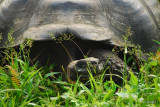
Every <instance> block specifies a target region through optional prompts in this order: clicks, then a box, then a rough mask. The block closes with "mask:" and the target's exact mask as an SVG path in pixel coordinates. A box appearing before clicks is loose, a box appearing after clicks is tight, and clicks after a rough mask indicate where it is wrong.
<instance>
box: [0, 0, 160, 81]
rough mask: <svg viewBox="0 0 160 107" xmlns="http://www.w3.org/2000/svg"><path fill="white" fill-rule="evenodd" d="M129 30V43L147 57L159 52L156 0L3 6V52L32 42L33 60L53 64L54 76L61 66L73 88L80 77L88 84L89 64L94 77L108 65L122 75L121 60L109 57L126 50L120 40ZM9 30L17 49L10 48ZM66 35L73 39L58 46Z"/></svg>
mask: <svg viewBox="0 0 160 107" xmlns="http://www.w3.org/2000/svg"><path fill="white" fill-rule="evenodd" d="M128 28H130V30H131V32H132V36H131V37H129V38H128V40H129V41H131V42H132V43H133V44H136V45H137V44H139V45H140V46H141V48H142V50H143V51H145V52H155V51H156V50H157V48H158V44H156V43H155V42H154V41H153V40H158V41H160V5H159V3H158V0H0V32H1V35H2V38H3V39H2V40H1V43H0V47H1V48H7V47H8V46H9V47H14V46H18V45H20V44H21V43H23V42H24V41H25V40H26V39H32V40H33V41H34V43H33V47H32V48H31V58H32V59H34V58H35V57H36V59H37V60H39V63H40V64H41V65H45V64H46V63H49V64H50V63H55V64H56V65H57V66H56V67H55V71H56V70H57V71H62V69H61V67H62V66H63V68H64V69H63V70H65V71H67V76H68V77H69V78H70V81H71V82H72V81H75V80H76V79H77V75H76V73H78V75H81V80H83V79H86V77H87V76H88V69H86V67H87V65H88V62H89V64H91V66H92V67H91V68H90V69H91V71H92V70H93V68H94V67H95V66H96V70H97V71H100V70H102V69H103V68H104V65H105V62H107V63H106V66H107V67H109V68H111V69H110V70H111V71H113V72H114V73H116V74H118V75H121V73H118V72H119V71H123V60H122V59H123V58H121V57H120V56H118V55H113V56H111V55H110V54H111V52H112V49H113V48H114V47H124V45H125V43H124V38H123V36H122V35H125V32H126V30H127V29H128ZM11 29H13V31H14V32H13V34H12V36H13V38H14V44H12V45H7V46H6V44H5V42H6V41H7V40H8V38H7V37H8V36H7V35H8V32H9V31H10V30H11ZM62 34H65V35H73V36H74V39H71V40H70V41H66V40H64V41H59V43H57V42H55V41H54V40H55V38H57V39H58V38H59V37H60V38H61V37H62ZM53 35H54V37H53ZM68 37H69V36H68ZM60 38H59V39H60ZM53 39H54V40H53ZM85 57H86V58H85ZM127 69H129V67H128V66H127ZM93 71H94V70H93ZM108 73H110V72H108ZM93 74H94V73H93ZM114 80H115V81H116V82H120V81H121V80H119V79H117V77H115V78H114Z"/></svg>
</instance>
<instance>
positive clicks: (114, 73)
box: [89, 49, 130, 85]
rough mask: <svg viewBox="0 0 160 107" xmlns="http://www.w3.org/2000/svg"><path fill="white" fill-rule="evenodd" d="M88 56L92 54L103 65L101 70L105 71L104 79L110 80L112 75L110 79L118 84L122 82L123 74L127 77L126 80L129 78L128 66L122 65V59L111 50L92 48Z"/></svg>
mask: <svg viewBox="0 0 160 107" xmlns="http://www.w3.org/2000/svg"><path fill="white" fill-rule="evenodd" d="M89 56H92V57H93V56H94V57H95V58H98V59H99V63H100V64H101V65H102V66H103V69H102V70H101V72H102V73H103V72H105V76H104V80H105V81H107V80H110V79H111V77H112V80H113V81H114V82H115V83H116V84H118V85H122V83H123V79H122V78H123V76H125V77H127V80H129V78H130V77H129V75H128V71H129V69H130V68H129V67H128V66H127V65H126V68H124V67H125V65H124V61H123V60H122V59H121V58H120V57H119V56H118V55H115V54H113V52H112V51H111V50H106V49H100V50H98V49H96V50H93V51H92V52H91V53H90V55H89Z"/></svg>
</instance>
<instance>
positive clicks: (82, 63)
mask: <svg viewBox="0 0 160 107" xmlns="http://www.w3.org/2000/svg"><path fill="white" fill-rule="evenodd" d="M77 66H78V67H80V68H85V67H86V66H87V64H86V62H84V61H82V62H78V63H77Z"/></svg>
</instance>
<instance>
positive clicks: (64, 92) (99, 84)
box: [0, 41, 160, 107]
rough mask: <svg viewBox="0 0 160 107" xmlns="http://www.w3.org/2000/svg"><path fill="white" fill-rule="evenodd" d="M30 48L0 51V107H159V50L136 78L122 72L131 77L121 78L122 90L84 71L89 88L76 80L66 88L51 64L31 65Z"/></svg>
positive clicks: (132, 74)
mask: <svg viewBox="0 0 160 107" xmlns="http://www.w3.org/2000/svg"><path fill="white" fill-rule="evenodd" d="M155 42H157V43H158V44H159V45H160V43H159V42H158V41H155ZM24 46H27V47H28V48H24ZM30 47H31V42H30V41H27V42H26V44H25V45H21V46H20V48H19V51H18V52H17V51H16V50H15V49H13V48H8V49H6V50H5V51H3V54H4V55H5V57H4V58H3V61H2V62H5V65H3V66H1V67H0V107H28V106H29V107H33V106H34V107H55V106H65V107H70V106H72V107H75V106H76V107H78V106H80V107H115V106H117V107H125V106H129V107H136V106H138V107H147V106H148V107H158V106H159V107H160V97H159V96H160V49H159V50H158V51H157V53H155V54H151V55H150V56H149V58H148V60H147V61H144V63H141V65H140V72H139V73H138V74H137V75H135V74H134V73H133V72H132V71H126V72H128V73H130V75H131V77H130V80H129V81H127V80H126V78H127V77H122V78H123V80H124V82H125V84H124V86H123V87H120V86H118V85H117V84H115V83H114V81H112V78H111V79H110V81H105V82H104V81H103V79H104V76H105V73H103V74H102V75H100V77H99V78H96V79H95V78H93V76H92V74H91V73H90V70H89V69H88V72H89V80H90V81H89V84H90V88H89V87H87V86H86V85H85V84H84V83H81V82H80V81H79V80H77V81H76V83H75V84H70V83H67V82H65V81H62V76H59V78H56V77H55V75H56V74H58V72H50V71H51V70H52V69H53V68H54V64H52V65H51V66H49V67H48V66H45V67H41V68H38V67H37V65H38V64H32V61H30V59H29V55H30V54H29V53H30ZM126 49H127V48H126ZM124 58H125V59H124V60H125V65H124V66H126V63H127V61H126V57H124ZM125 70H126V69H125ZM51 78H52V79H51ZM117 88H118V90H117Z"/></svg>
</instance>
